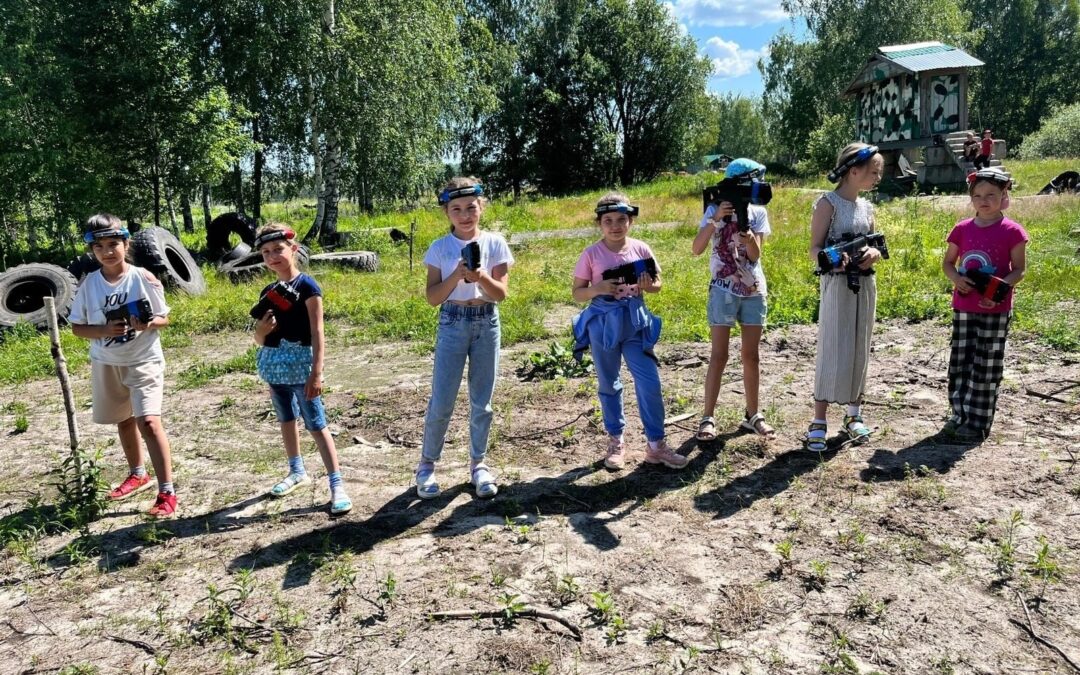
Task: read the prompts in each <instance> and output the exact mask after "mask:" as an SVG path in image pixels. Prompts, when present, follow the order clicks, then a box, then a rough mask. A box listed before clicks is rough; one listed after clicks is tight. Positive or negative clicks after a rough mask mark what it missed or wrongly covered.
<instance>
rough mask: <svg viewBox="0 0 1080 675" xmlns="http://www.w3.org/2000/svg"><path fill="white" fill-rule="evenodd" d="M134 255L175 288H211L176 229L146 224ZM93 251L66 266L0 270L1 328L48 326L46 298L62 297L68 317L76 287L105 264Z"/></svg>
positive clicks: (192, 291) (60, 306) (197, 291)
mask: <svg viewBox="0 0 1080 675" xmlns="http://www.w3.org/2000/svg"><path fill="white" fill-rule="evenodd" d="M131 257H132V259H133V260H134V261H135V264H136V265H138V266H139V267H144V268H146V269H148V270H150V271H151V272H153V273H154V274H155V275H157V277H158V279H160V280H161V281H162V283H163V284H165V286H166V287H169V288H171V289H174V290H178V291H182V292H184V293H187V294H189V295H202V294H203V293H205V292H206V280H205V279H204V278H203V275H202V270H200V269H199V265H198V264H197V263H196V262H195V259H194V258H193V257H192V256H191V253H190V252H188V250H187V249H186V248H185V247H184V245H183V244H182V243H180V240H179V239H177V238H176V237H175V236H174V235H173V234H172V233H171V232H169V231H168V230H166V229H164V228H161V227H147V228H142V229H140V230H139V231H138V232H136V233H135V234H134V235H133V236H132V238H131ZM100 267H101V265H99V264H98V262H97V260H96V259H95V258H94V256H93V254H90V253H86V254H83V255H81V256H79V257H78V258H75V259H74V260H72V261H71V263H69V264H68V268H67V269H66V270H65V269H64V268H63V267H58V266H57V265H49V264H46V263H30V264H27V265H18V266H17V267H12V268H11V269H10V270H8V271H7V272H4V273H3V274H0V328H11V327H12V326H14V325H15V324H16V323H18V322H20V321H25V322H27V323H30V324H32V325H34V326H36V327H37V328H39V329H44V328H46V327H47V326H48V325H49V317H48V314H47V313H46V312H45V298H46V297H48V296H50V295H51V296H52V297H53V298H55V299H56V313H57V316H58V318H60V319H61V320H64V319H66V318H67V315H68V313H69V312H70V311H71V303H72V301H73V300H74V299H75V289H76V287H77V286H78V284H79V282H81V281H82V280H83V279H84V278H85V277H86V275H88V274H90V273H91V272H94V271H96V270H98V269H100Z"/></svg>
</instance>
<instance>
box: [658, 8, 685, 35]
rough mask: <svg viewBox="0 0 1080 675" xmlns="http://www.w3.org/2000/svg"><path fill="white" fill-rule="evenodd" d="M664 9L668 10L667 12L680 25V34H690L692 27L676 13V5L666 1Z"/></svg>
mask: <svg viewBox="0 0 1080 675" xmlns="http://www.w3.org/2000/svg"><path fill="white" fill-rule="evenodd" d="M664 9H665V10H667V13H668V14H669V15H670V16H671V20H672V21H674V22H675V24H676V25H677V26H678V27H679V35H682V36H683V37H685V36H687V35H689V34H690V29H689V28H688V27H687V26H686V24H685V23H684V22H682V21H680V20H679V15H678V14H676V13H675V5H673V4H671V3H670V2H665V3H664Z"/></svg>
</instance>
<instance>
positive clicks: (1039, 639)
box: [1009, 592, 1080, 673]
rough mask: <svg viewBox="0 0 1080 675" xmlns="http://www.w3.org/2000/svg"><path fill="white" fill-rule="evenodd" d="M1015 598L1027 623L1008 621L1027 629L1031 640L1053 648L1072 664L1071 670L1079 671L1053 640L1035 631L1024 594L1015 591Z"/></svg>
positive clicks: (1011, 619) (1014, 620)
mask: <svg viewBox="0 0 1080 675" xmlns="http://www.w3.org/2000/svg"><path fill="white" fill-rule="evenodd" d="M1016 599H1017V600H1019V601H1020V606H1021V607H1023V608H1024V616H1025V617H1027V625H1026V626H1025V625H1024V624H1022V623H1020V622H1019V621H1017V620H1016V619H1013V618H1010V619H1009V623H1011V624H1013V625H1014V626H1017V627H1019V628H1023V629H1024V630H1025V631H1027V633H1028V635H1030V636H1031V638H1032V639H1033V640H1035V641H1036V642H1038V643H1040V644H1042V645H1045V646H1047V647H1049V648H1050V649H1053V650H1054V651H1055V652H1057V653H1058V656H1060V657H1061V658H1062V659H1064V660H1065V663H1067V664H1069V665H1070V666H1072V669H1073V670H1075V671H1076V672H1078V673H1080V666H1078V665H1076V663H1075V662H1074V661H1073V660H1072V659H1070V658H1069V655H1068V654H1066V653H1065V652H1063V651H1061V647H1058V646H1057V645H1056V644H1054V643H1053V642H1050V641H1049V640H1047V639H1046V638H1044V637H1043V636H1041V635H1039V634H1038V633H1036V632H1035V626H1034V625H1032V623H1031V612H1029V611H1028V606H1027V601H1026V600H1024V596H1022V595H1020V593H1019V592H1016Z"/></svg>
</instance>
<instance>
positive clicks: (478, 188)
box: [439, 184, 484, 206]
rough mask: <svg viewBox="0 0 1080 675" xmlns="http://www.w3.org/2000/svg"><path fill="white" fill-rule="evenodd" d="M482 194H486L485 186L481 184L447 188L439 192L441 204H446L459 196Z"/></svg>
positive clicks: (477, 195)
mask: <svg viewBox="0 0 1080 675" xmlns="http://www.w3.org/2000/svg"><path fill="white" fill-rule="evenodd" d="M482 194H484V186H483V185H479V184H477V185H469V186H467V187H460V188H446V189H445V190H443V191H442V192H440V193H439V206H445V205H446V204H449V203H450V200H452V199H457V198H458V197H479V196H480V195H482Z"/></svg>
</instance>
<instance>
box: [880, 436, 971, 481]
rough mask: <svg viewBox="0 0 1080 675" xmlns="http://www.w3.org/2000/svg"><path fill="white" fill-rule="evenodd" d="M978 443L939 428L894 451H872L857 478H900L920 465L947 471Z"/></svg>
mask: <svg viewBox="0 0 1080 675" xmlns="http://www.w3.org/2000/svg"><path fill="white" fill-rule="evenodd" d="M979 445H982V441H980V440H974V439H964V438H958V437H957V436H956V435H955V434H952V433H949V432H947V431H944V430H943V431H939V432H937V433H934V434H931V435H929V436H927V437H925V438H922V439H920V440H918V441H915V442H914V443H912V444H911V445H909V446H907V447H906V448H901V449H900V450H897V451H896V452H891V451H889V450H885V449H882V448H879V449H877V450H875V451H874V454H873V455H872V456H871V457H870V459H869V460H867V463H868V464H869V466H867V467H866V468H865V469H863V470H862V471H861V472H860V474H859V477H860V478H861V479H862V480H863V481H866V482H878V481H895V480H904V478H905V477H906V476H907V475H908V473H909V472H910V471H911V470H912V469H917V468H918V467H920V466H925V467H926V468H928V469H932V470H933V471H935V472H936V473H948V472H949V471H951V470H952V468H953V467H954V466H956V464H957V462H959V461H960V460H961V459H963V458H964V455H965V454H966V453H967V451H968V450H971V449H972V448H974V447H977V446H979Z"/></svg>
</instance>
